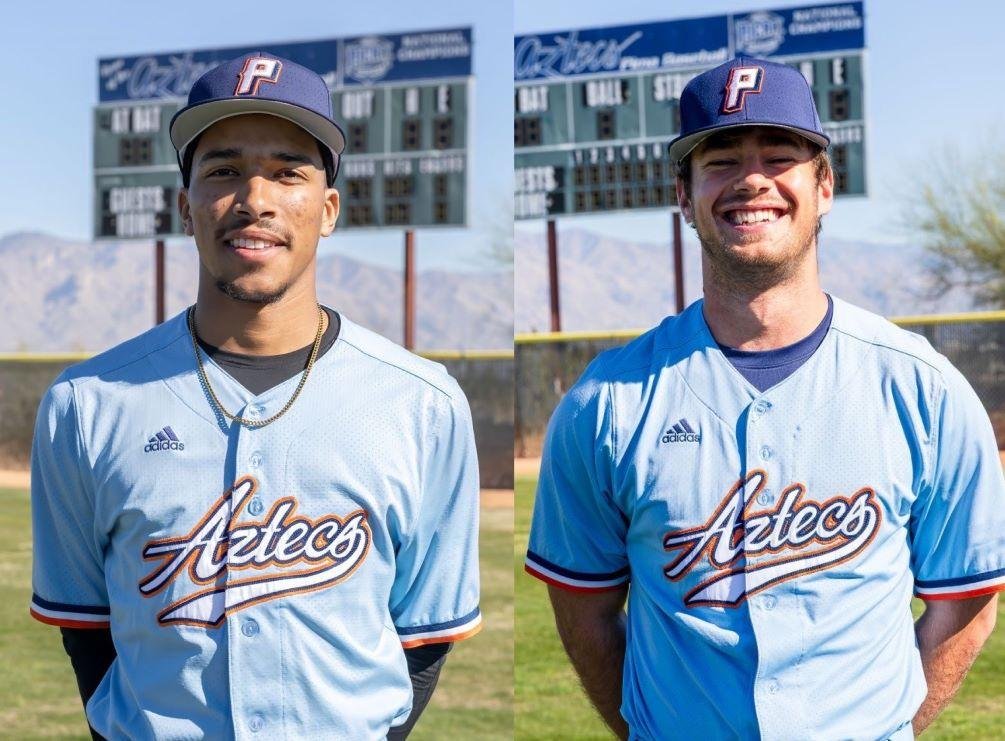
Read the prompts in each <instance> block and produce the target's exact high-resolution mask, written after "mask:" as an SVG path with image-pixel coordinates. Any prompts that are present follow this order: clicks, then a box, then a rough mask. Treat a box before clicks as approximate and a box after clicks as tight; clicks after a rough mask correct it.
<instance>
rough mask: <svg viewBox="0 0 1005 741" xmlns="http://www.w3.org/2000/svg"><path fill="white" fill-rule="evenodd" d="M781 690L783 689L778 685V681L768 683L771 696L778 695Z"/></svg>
mask: <svg viewBox="0 0 1005 741" xmlns="http://www.w3.org/2000/svg"><path fill="white" fill-rule="evenodd" d="M779 689H781V685H779V684H778V680H777V679H772V680H769V681H768V692H769V693H770V694H772V695H777V694H778V690H779Z"/></svg>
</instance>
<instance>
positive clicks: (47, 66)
mask: <svg viewBox="0 0 1005 741" xmlns="http://www.w3.org/2000/svg"><path fill="white" fill-rule="evenodd" d="M277 9H279V10H277ZM467 25H470V26H472V27H473V37H474V73H475V75H476V82H475V88H474V90H475V102H474V108H475V112H474V133H473V137H472V139H473V143H474V147H473V154H472V161H471V166H470V173H471V177H472V180H473V182H472V188H471V194H472V202H471V203H470V204H469V213H470V222H471V229H449V230H445V229H437V230H426V231H421V230H420V231H418V232H417V233H416V244H417V252H418V267H419V269H420V270H421V269H424V268H447V269H454V270H470V269H477V268H479V267H485V266H493V264H492V263H491V262H490V261H489V260H487V259H486V258H485V254H486V252H487V250H488V244H489V242H490V241H491V240H492V239H493V238H495V235H496V234H497V233H498V232H499V229H500V223H507V220H508V219H509V216H510V215H509V213H508V212H507V211H505V209H506V208H507V207H508V204H509V203H510V202H511V192H512V182H513V177H512V172H513V159H512V149H509V150H507V148H506V146H487V144H488V143H490V142H504V143H505V144H506V145H509V146H510V147H511V146H512V145H511V142H512V141H513V94H512V85H513V71H512V64H511V62H510V60H511V59H512V54H513V40H512V28H513V8H512V5H511V4H510V3H509V2H486V3H457V2H449V1H448V0H424V1H423V2H403V1H402V0H364V1H363V2H338V3H335V2H320V1H318V0H297V1H296V2H289V3H280V4H278V5H277V4H276V3H275V2H268V3H266V2H258V1H256V0H242V1H241V2H239V3H238V2H206V1H205V0H171V1H170V2H165V3H143V2H136V1H135V0H133V1H132V2H124V1H122V0H105V1H101V0H94V1H92V2H78V1H74V2H69V1H67V0H58V1H57V2H44V3H11V4H8V5H6V6H5V8H4V50H5V53H6V54H7V59H8V60H14V61H13V62H12V63H11V64H12V66H11V67H10V68H9V69H8V71H7V73H5V75H4V114H3V116H2V117H0V151H2V156H3V162H4V165H5V166H6V167H7V172H8V173H9V175H10V177H8V178H6V179H5V180H3V182H2V183H0V199H2V203H3V208H2V209H0V235H4V234H9V233H11V232H14V231H25V230H27V231H44V232H47V233H50V234H55V235H57V236H60V237H66V238H71V239H81V240H89V239H90V238H91V234H92V228H93V227H92V224H91V220H92V217H91V200H92V197H93V196H92V189H93V185H92V176H91V137H92V131H91V117H92V113H91V112H92V109H93V107H94V105H95V103H96V102H97V60H98V58H99V57H108V56H116V55H120V54H122V55H128V54H142V53H148V52H158V51H179V50H186V49H202V48H214V47H227V46H235V45H242V44H258V43H261V44H262V45H263V46H264V45H267V44H268V43H269V42H282V41H306V40H312V39H326V38H337V37H342V36H352V35H357V34H365V33H393V32H401V31H411V30H419V29H430V28H446V27H456V26H467ZM501 217H502V218H501ZM506 228H508V226H507V227H506ZM402 243H403V238H402V235H401V233H400V232H395V231H391V232H366V233H358V234H356V235H350V234H336V235H335V236H333V237H330V238H329V239H326V240H324V241H322V243H321V245H322V246H321V249H322V250H324V251H336V252H341V253H345V254H349V255H352V256H354V257H356V258H360V259H365V260H368V261H375V262H378V263H381V264H386V265H391V266H394V267H399V266H400V265H401V260H402V257H401V255H402ZM135 245H136V248H137V249H144V248H145V245H144V243H143V242H137V243H135ZM151 253H152V250H151ZM493 267H494V266H493Z"/></svg>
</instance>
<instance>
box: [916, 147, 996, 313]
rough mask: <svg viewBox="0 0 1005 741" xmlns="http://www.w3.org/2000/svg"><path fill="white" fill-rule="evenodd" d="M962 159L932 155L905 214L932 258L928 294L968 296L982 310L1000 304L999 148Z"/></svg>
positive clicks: (954, 154) (953, 153) (948, 153)
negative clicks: (962, 291) (952, 291)
mask: <svg viewBox="0 0 1005 741" xmlns="http://www.w3.org/2000/svg"><path fill="white" fill-rule="evenodd" d="M981 150H982V151H984V152H985V153H986V154H984V155H981V156H977V155H971V156H963V155H961V154H960V152H959V150H957V149H950V148H947V149H945V150H944V151H943V152H942V153H940V154H936V155H934V156H933V157H932V160H931V161H930V163H929V164H928V169H927V171H926V173H925V176H924V178H923V179H921V180H920V184H919V185H918V186H917V188H916V189H915V191H914V193H913V194H911V196H910V199H909V205H908V206H907V208H906V211H905V216H906V218H907V224H908V226H909V228H910V229H911V230H912V231H915V232H916V233H917V234H919V236H920V237H921V240H922V244H923V245H924V246H925V248H926V249H927V250H928V252H929V254H930V255H931V256H932V258H933V259H932V260H931V262H930V263H929V265H928V269H929V272H930V275H931V278H932V292H933V293H934V295H935V296H943V295H944V294H945V293H946V292H947V291H949V290H950V289H952V288H957V287H959V288H964V289H966V290H968V291H969V292H971V293H972V295H973V297H974V300H975V303H977V304H979V305H982V306H1003V305H1005V216H1003V215H1005V147H1002V146H987V147H982V148H981Z"/></svg>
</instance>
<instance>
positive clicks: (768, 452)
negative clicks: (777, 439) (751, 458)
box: [761, 445, 774, 461]
mask: <svg viewBox="0 0 1005 741" xmlns="http://www.w3.org/2000/svg"><path fill="white" fill-rule="evenodd" d="M772 455H774V451H773V450H772V449H771V448H769V447H768V446H767V445H762V446H761V460H762V461H770V460H771V456H772Z"/></svg>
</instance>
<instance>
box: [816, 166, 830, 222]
mask: <svg viewBox="0 0 1005 741" xmlns="http://www.w3.org/2000/svg"><path fill="white" fill-rule="evenodd" d="M822 156H823V158H824V162H823V163H821V164H819V165H816V166H817V167H819V168H823V169H824V170H825V172H823V173H820V174H817V213H818V214H819V215H820V216H823V215H824V214H826V213H829V212H830V210H831V206H833V205H834V170H833V168H832V167H831V163H830V160H829V159H827V155H826V154H824V155H822ZM814 164H816V163H814Z"/></svg>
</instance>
